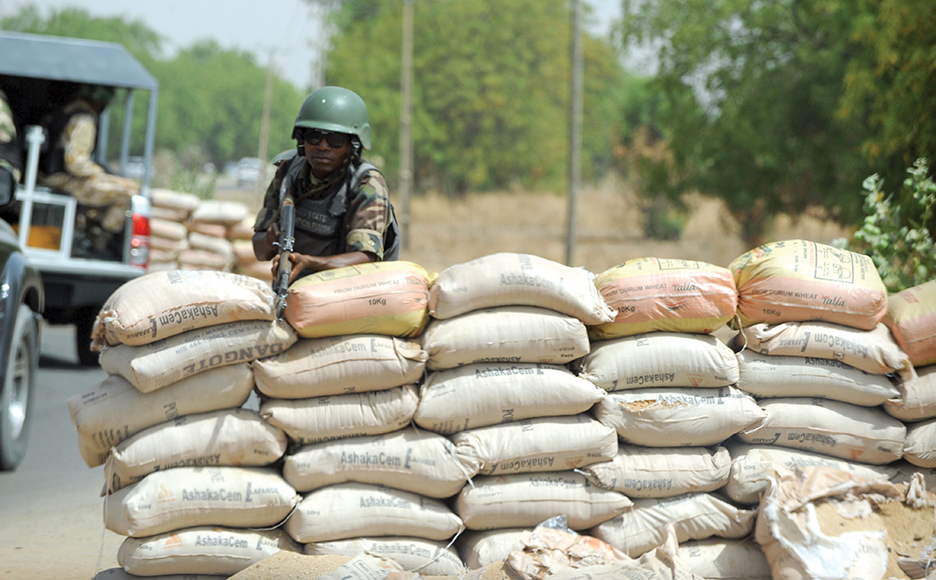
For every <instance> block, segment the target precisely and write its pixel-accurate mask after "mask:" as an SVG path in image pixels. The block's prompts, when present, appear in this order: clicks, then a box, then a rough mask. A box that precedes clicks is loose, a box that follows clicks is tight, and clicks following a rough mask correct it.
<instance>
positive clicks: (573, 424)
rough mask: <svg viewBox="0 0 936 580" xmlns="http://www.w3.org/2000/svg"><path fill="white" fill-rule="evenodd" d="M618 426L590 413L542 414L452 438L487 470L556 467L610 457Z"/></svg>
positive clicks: (487, 472)
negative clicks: (555, 415)
mask: <svg viewBox="0 0 936 580" xmlns="http://www.w3.org/2000/svg"><path fill="white" fill-rule="evenodd" d="M617 439H618V438H617V434H616V433H615V431H614V428H613V427H608V426H606V425H602V424H601V423H599V422H598V421H596V420H595V419H592V418H591V417H589V416H588V415H585V414H580V415H571V416H567V417H540V418H536V419H524V420H522V421H511V422H510V423H503V424H500V425H491V426H489V427H479V428H477V429H470V430H468V431H461V432H459V433H455V434H454V435H452V436H451V440H452V441H453V442H454V443H455V444H456V445H457V446H458V447H459V448H461V449H463V450H464V453H466V454H468V455H471V456H474V457H477V458H478V459H479V460H480V462H481V466H480V469H479V470H478V473H480V474H482V475H500V474H508V473H530V472H537V471H557V470H566V469H575V468H577V467H585V466H586V465H591V464H592V463H599V462H602V461H610V460H611V459H613V458H614V456H615V455H616V454H617V448H618V440H617Z"/></svg>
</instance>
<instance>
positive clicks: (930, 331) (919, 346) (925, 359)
mask: <svg viewBox="0 0 936 580" xmlns="http://www.w3.org/2000/svg"><path fill="white" fill-rule="evenodd" d="M883 322H884V324H885V325H886V326H887V328H889V329H890V331H891V334H893V335H894V340H896V341H897V344H898V345H900V348H901V350H903V351H904V352H905V353H907V356H908V357H909V358H910V362H911V363H912V364H913V366H915V367H923V366H927V365H931V364H936V280H931V281H929V282H926V283H924V284H920V285H919V286H914V287H913V288H907V289H906V290H903V291H901V292H898V293H896V294H892V295H890V297H888V299H887V314H886V315H885V316H884V320H883Z"/></svg>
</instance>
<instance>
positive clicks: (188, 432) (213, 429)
mask: <svg viewBox="0 0 936 580" xmlns="http://www.w3.org/2000/svg"><path fill="white" fill-rule="evenodd" d="M285 452H286V434H285V433H283V431H282V430H281V429H278V428H276V427H274V426H272V425H270V424H269V423H267V422H265V421H264V420H263V419H261V418H260V415H258V414H257V413H256V412H255V411H251V410H248V409H223V410H220V411H212V412H210V413H199V414H197V415H185V416H184V417H179V418H177V419H173V420H172V421H167V422H165V423H160V424H159V425H154V426H152V427H149V428H148V429H145V430H143V431H140V432H139V433H137V434H136V435H133V436H132V437H130V438H129V439H125V440H123V441H121V442H120V444H118V445H117V447H115V448H114V449H113V450H112V451H111V460H110V462H109V464H108V466H107V468H106V469H105V473H106V474H108V475H109V477H108V482H109V485H110V490H111V491H116V490H118V489H120V488H122V487H126V486H128V485H130V484H132V483H136V482H138V481H140V480H142V479H143V478H144V477H146V476H147V475H149V474H150V473H153V472H154V471H165V470H167V469H172V468H174V467H218V466H222V465H223V466H235V467H260V466H263V465H270V464H271V463H273V462H274V461H276V460H278V459H279V458H280V457H282V456H283V453H285Z"/></svg>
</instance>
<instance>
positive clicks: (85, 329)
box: [75, 307, 100, 367]
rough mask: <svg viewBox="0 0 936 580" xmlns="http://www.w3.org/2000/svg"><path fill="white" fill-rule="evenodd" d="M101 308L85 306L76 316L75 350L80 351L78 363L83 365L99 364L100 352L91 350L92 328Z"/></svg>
mask: <svg viewBox="0 0 936 580" xmlns="http://www.w3.org/2000/svg"><path fill="white" fill-rule="evenodd" d="M98 312H100V308H95V307H91V308H83V309H81V311H79V312H78V316H77V317H76V318H75V352H77V353H78V364H79V365H81V366H83V367H93V366H97V364H98V356H99V354H100V353H97V352H93V351H92V350H91V329H93V328H94V320H95V318H97V315H98Z"/></svg>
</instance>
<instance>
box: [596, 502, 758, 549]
mask: <svg viewBox="0 0 936 580" xmlns="http://www.w3.org/2000/svg"><path fill="white" fill-rule="evenodd" d="M756 517H757V510H745V509H739V508H737V507H735V506H733V505H732V504H730V503H729V502H726V501H724V500H721V499H719V498H718V497H716V496H715V495H713V494H710V493H688V494H685V495H678V496H676V497H671V498H665V499H636V500H634V507H632V508H631V509H629V510H626V511H625V512H624V513H622V514H620V515H618V516H616V517H614V518H613V519H611V520H608V521H606V522H604V523H602V524H599V525H597V526H595V527H594V528H592V529H591V530H589V534H590V535H592V536H595V537H596V538H598V539H599V540H603V541H605V542H607V543H609V544H611V545H612V546H614V547H615V548H617V549H619V550H621V551H622V552H624V553H625V554H627V555H628V556H631V557H634V558H636V557H637V556H640V555H641V554H643V553H645V552H648V551H650V550H652V549H653V548H655V547H656V546H659V545H660V544H662V543H663V540H664V539H665V534H666V525H667V523H671V524H672V525H673V527H674V529H675V531H676V539H677V541H678V542H679V543H683V542H687V541H689V540H704V539H706V538H711V537H719V538H743V537H744V536H746V535H748V534H749V533H751V530H752V529H754V520H755V519H756Z"/></svg>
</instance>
